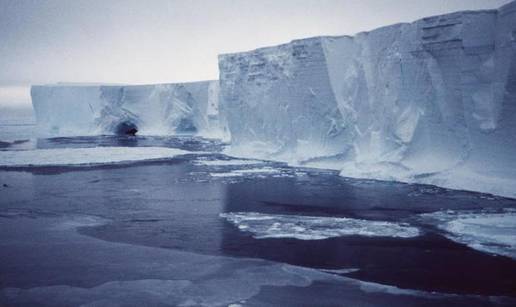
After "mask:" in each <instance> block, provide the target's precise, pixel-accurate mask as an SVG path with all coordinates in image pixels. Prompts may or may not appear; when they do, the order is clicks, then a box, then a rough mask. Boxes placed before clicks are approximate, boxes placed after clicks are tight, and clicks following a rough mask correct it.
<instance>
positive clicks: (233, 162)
mask: <svg viewBox="0 0 516 307" xmlns="http://www.w3.org/2000/svg"><path fill="white" fill-rule="evenodd" d="M194 163H195V164H197V165H206V166H233V165H235V166H238V165H256V164H262V163H264V161H260V160H242V159H232V160H197V161H195V162H194Z"/></svg>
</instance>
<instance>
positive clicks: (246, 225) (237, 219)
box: [220, 212, 419, 240]
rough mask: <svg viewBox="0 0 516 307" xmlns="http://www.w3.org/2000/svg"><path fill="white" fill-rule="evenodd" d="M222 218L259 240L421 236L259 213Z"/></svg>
mask: <svg viewBox="0 0 516 307" xmlns="http://www.w3.org/2000/svg"><path fill="white" fill-rule="evenodd" d="M220 217H221V218H225V219H226V220H227V221H228V222H231V223H233V224H234V225H235V226H237V227H238V229H240V230H243V231H247V232H250V233H252V234H253V236H254V237H255V238H257V239H266V238H294V239H299V240H323V239H328V238H333V237H342V236H353V235H355V236H365V237H399V238H411V237H416V236H418V235H419V230H418V229H417V228H415V227H410V226H409V225H408V224H399V223H392V222H383V221H368V220H363V219H352V218H344V217H340V218H338V217H318V216H304V215H279V214H277V215H272V214H262V213H256V212H236V213H234V212H230V213H222V214H220Z"/></svg>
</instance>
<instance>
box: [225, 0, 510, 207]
mask: <svg viewBox="0 0 516 307" xmlns="http://www.w3.org/2000/svg"><path fill="white" fill-rule="evenodd" d="M343 31H344V30H343ZM219 67H220V91H221V98H220V101H221V106H220V110H221V114H222V117H223V118H225V119H226V120H227V125H228V128H229V131H230V133H231V141H232V143H231V149H230V151H229V153H230V154H232V155H237V156H242V157H259V158H263V159H275V160H281V161H287V162H289V163H291V164H296V165H299V164H302V165H306V166H316V167H324V168H334V169H338V170H341V171H342V172H341V174H342V176H349V177H357V178H374V179H385V180H396V181H405V182H415V183H429V184H434V185H438V186H443V187H450V188H455V189H467V190H474V191H482V192H487V193H493V194H498V195H504V196H509V197H516V82H515V81H514V80H516V2H511V3H510V4H508V5H506V6H503V7H502V8H500V9H499V10H486V11H467V12H457V13H451V14H446V15H442V16H434V17H428V18H424V19H421V20H418V21H415V22H413V23H408V24H396V25H392V26H387V27H383V28H380V29H376V30H373V31H371V32H364V33H359V34H357V35H356V36H354V37H350V36H339V37H315V38H309V39H302V40H295V41H292V42H291V43H288V44H283V45H279V46H274V47H267V48H261V49H256V50H253V51H249V52H241V53H233V54H224V55H221V56H219Z"/></svg>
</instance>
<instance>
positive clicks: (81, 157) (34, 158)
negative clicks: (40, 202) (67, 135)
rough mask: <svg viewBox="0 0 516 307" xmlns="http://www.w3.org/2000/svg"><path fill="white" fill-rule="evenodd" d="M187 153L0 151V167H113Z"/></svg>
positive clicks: (144, 149)
mask: <svg viewBox="0 0 516 307" xmlns="http://www.w3.org/2000/svg"><path fill="white" fill-rule="evenodd" d="M188 153H191V152H189V151H185V150H180V149H175V148H163V147H94V148H62V149H35V150H11V151H0V167H23V166H67V165H77V166H80V165H96V164H117V163H125V162H135V161H145V160H162V159H170V158H173V157H175V156H178V155H184V154H188Z"/></svg>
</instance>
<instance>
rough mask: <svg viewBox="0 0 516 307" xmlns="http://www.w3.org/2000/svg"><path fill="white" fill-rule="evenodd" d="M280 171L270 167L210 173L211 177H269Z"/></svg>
mask: <svg viewBox="0 0 516 307" xmlns="http://www.w3.org/2000/svg"><path fill="white" fill-rule="evenodd" d="M279 173H280V170H279V169H276V168H272V167H263V168H249V169H238V170H233V171H231V172H225V173H210V176H212V177H240V176H244V175H255V174H257V175H269V174H279Z"/></svg>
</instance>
